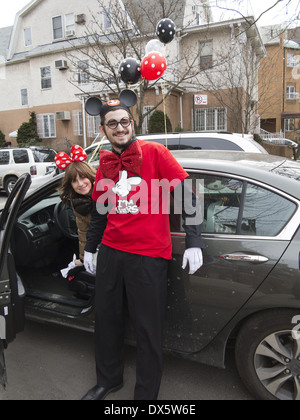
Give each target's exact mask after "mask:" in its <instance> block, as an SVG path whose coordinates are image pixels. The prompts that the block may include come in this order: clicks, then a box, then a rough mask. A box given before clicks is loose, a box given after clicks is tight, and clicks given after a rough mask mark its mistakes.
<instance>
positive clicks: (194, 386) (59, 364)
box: [0, 322, 252, 401]
mask: <svg viewBox="0 0 300 420" xmlns="http://www.w3.org/2000/svg"><path fill="white" fill-rule="evenodd" d="M6 364H7V371H8V385H7V390H6V391H4V390H2V388H1V390H0V400H52V401H54V400H80V399H81V397H82V396H83V395H84V394H85V393H86V392H87V391H88V390H89V389H90V388H92V387H93V386H94V385H95V365H94V337H93V334H90V333H85V332H81V331H76V330H70V329H67V328H65V327H57V326H49V325H42V324H38V323H33V322H27V324H26V329H25V331H24V332H23V333H21V334H19V335H18V337H17V340H16V341H14V342H13V343H11V344H10V346H9V348H8V349H7V351H6ZM226 364H227V369H226V370H222V369H217V368H213V367H209V366H205V365H201V364H198V363H195V362H190V361H187V360H184V359H181V358H177V357H174V356H169V355H166V356H165V369H164V376H163V380H162V386H161V391H160V394H159V400H171V401H176V400H177V401H178V400H184V401H192V400H198V401H199V400H251V399H252V398H251V396H250V394H249V393H248V392H247V390H246V389H245V388H244V386H243V384H242V382H241V380H240V378H239V376H238V374H237V372H236V368H235V364H234V357H233V352H230V353H229V354H228V357H227V362H226ZM134 385H135V349H134V348H133V347H130V346H127V347H126V364H125V373H124V387H123V388H122V389H121V390H120V391H118V392H117V393H115V394H110V395H109V396H108V397H107V400H108V401H109V400H114V401H118V400H129V401H130V400H132V399H133V393H134Z"/></svg>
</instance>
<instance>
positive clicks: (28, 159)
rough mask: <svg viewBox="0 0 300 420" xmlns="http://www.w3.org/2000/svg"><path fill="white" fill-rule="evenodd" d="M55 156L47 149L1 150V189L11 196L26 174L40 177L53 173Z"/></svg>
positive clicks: (54, 153)
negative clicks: (14, 187) (19, 179)
mask: <svg viewBox="0 0 300 420" xmlns="http://www.w3.org/2000/svg"><path fill="white" fill-rule="evenodd" d="M55 155H56V152H55V151H54V150H52V149H49V148H47V147H28V148H9V149H0V189H4V190H5V192H6V193H7V195H9V194H10V192H11V191H12V189H13V186H14V185H15V183H16V181H17V179H18V178H19V177H20V176H21V175H23V174H24V173H29V174H30V175H31V176H32V177H38V176H42V175H45V174H46V173H49V172H51V171H53V170H54V169H55Z"/></svg>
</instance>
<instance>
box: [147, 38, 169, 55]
mask: <svg viewBox="0 0 300 420" xmlns="http://www.w3.org/2000/svg"><path fill="white" fill-rule="evenodd" d="M153 51H156V52H159V53H162V54H164V53H165V46H164V44H163V43H162V42H160V41H159V40H158V39H152V40H151V41H149V42H148V44H147V45H146V55H148V54H150V53H151V52H153Z"/></svg>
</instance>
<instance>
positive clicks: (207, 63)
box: [199, 41, 213, 70]
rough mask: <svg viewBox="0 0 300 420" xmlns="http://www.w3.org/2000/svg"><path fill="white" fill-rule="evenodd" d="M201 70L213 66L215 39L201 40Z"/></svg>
mask: <svg viewBox="0 0 300 420" xmlns="http://www.w3.org/2000/svg"><path fill="white" fill-rule="evenodd" d="M199 50H200V54H199V55H200V70H207V69H211V68H212V67H213V41H205V42H200V48H199Z"/></svg>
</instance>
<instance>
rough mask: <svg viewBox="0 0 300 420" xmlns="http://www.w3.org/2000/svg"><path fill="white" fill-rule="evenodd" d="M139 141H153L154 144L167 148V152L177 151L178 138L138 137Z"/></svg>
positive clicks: (164, 136) (163, 136) (162, 136)
mask: <svg viewBox="0 0 300 420" xmlns="http://www.w3.org/2000/svg"><path fill="white" fill-rule="evenodd" d="M139 138H140V139H141V140H146V141H154V142H155V143H160V144H163V145H164V146H168V149H169V150H178V149H179V137H175V138H174V137H172V138H168V139H166V135H163V134H162V135H161V137H160V138H156V139H153V140H152V139H151V137H147V138H143V137H142V136H141V137H139Z"/></svg>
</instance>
